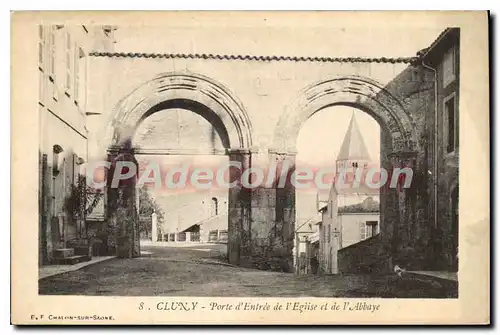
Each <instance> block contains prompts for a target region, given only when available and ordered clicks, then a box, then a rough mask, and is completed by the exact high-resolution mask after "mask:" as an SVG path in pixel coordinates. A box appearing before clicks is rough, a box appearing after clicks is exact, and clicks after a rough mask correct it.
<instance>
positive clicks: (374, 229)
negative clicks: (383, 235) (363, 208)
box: [366, 221, 378, 238]
mask: <svg viewBox="0 0 500 335" xmlns="http://www.w3.org/2000/svg"><path fill="white" fill-rule="evenodd" d="M377 234H378V222H377V221H366V238H370V237H373V236H375V235H377Z"/></svg>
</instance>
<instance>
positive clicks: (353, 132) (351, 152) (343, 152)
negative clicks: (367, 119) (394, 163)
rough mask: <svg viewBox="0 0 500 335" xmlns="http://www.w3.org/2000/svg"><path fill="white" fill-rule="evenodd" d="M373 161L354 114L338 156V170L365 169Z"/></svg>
mask: <svg viewBox="0 0 500 335" xmlns="http://www.w3.org/2000/svg"><path fill="white" fill-rule="evenodd" d="M370 161H371V158H370V155H369V154H368V150H367V149H366V144H365V141H364V139H363V135H361V131H360V130H359V127H358V123H357V122H356V117H355V114H354V112H353V114H352V116H351V121H350V122H349V127H348V128H347V132H346V134H345V137H344V141H343V142H342V145H341V147H340V151H339V155H338V156H337V169H340V168H350V167H363V166H364V165H365V164H367V163H369V162H370Z"/></svg>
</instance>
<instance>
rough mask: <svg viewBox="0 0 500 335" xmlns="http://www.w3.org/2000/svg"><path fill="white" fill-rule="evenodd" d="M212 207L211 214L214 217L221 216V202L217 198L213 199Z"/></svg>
mask: <svg viewBox="0 0 500 335" xmlns="http://www.w3.org/2000/svg"><path fill="white" fill-rule="evenodd" d="M211 205H212V207H211V213H212V216H216V215H219V201H218V200H217V198H212V204H211Z"/></svg>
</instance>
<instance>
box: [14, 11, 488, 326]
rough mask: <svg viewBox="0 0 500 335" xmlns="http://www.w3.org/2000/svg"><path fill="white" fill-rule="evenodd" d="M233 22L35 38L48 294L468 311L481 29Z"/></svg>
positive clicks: (79, 26) (55, 29) (57, 28)
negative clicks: (447, 305) (473, 79)
mask: <svg viewBox="0 0 500 335" xmlns="http://www.w3.org/2000/svg"><path fill="white" fill-rule="evenodd" d="M223 14H224V12H221V13H219V14H218V16H216V14H214V19H213V24H207V23H206V22H208V20H207V19H205V20H201V21H196V20H194V19H191V18H189V17H188V16H187V15H186V16H185V18H186V19H185V22H183V20H181V19H179V20H177V21H172V23H165V24H164V25H160V24H158V23H150V24H148V22H146V21H142V22H139V21H137V23H135V22H133V21H131V22H129V23H128V24H127V23H125V21H123V20H122V21H121V22H120V24H114V23H113V22H112V21H113V20H110V24H101V21H102V18H101V20H81V22H78V21H75V20H61V21H60V22H58V21H57V20H52V19H47V20H41V19H40V20H39V22H38V23H36V24H34V25H33V29H36V45H33V46H32V48H33V50H35V49H36V61H37V64H26V66H30V67H33V68H34V69H35V68H36V73H37V76H38V85H37V86H38V92H36V93H37V94H36V96H37V108H38V123H37V125H38V126H37V128H38V130H37V131H38V137H37V138H35V137H34V136H32V137H31V141H32V142H33V143H32V145H34V144H35V143H37V144H38V170H37V172H38V185H37V186H38V187H37V194H38V212H37V213H38V227H36V228H37V229H35V227H34V226H33V233H34V232H35V231H37V240H38V245H37V246H36V248H37V249H36V250H37V251H38V254H37V268H38V271H37V272H38V278H37V292H36V294H37V295H38V296H39V297H55V296H71V297H80V296H88V297H94V298H95V297H99V299H105V298H106V297H114V298H116V299H120V297H158V298H162V299H163V300H162V299H160V300H158V299H157V300H158V301H156V300H155V303H148V302H147V301H149V300H144V301H142V300H141V302H140V303H138V306H135V308H136V310H137V311H142V310H143V309H147V310H149V309H151V310H153V309H154V310H164V311H167V310H171V311H176V310H177V311H179V310H183V309H185V310H189V309H192V310H195V309H197V310H199V312H203V311H204V310H206V311H221V310H224V309H225V308H227V309H228V310H231V309H232V308H235V306H238V308H239V309H240V310H241V311H250V312H251V311H261V310H264V311H265V310H268V308H271V309H272V308H273V307H274V308H276V309H278V307H275V306H274V305H272V304H271V303H269V304H268V302H267V300H266V298H270V297H272V298H287V299H289V300H286V301H288V302H289V305H286V303H283V305H284V306H283V307H282V308H283V309H285V308H286V309H289V310H290V311H299V312H300V313H303V312H304V313H305V311H308V310H310V311H314V310H317V311H319V309H323V308H322V305H321V304H319V303H318V304H315V303H314V300H311V302H309V300H307V299H306V300H294V299H296V298H300V299H302V298H304V299H305V298H311V299H313V298H332V299H337V298H339V299H346V300H342V301H341V302H340V301H339V302H338V304H339V306H341V307H339V308H341V309H344V310H347V311H359V312H360V313H361V312H364V313H368V312H372V313H376V312H377V311H378V310H379V309H380V308H382V307H381V301H382V303H383V301H384V300H385V299H389V300H391V299H403V300H407V301H410V300H411V299H431V301H437V302H439V301H444V300H446V301H452V300H453V301H458V299H460V298H461V293H460V294H459V282H460V280H459V278H460V275H461V273H462V272H461V271H462V270H463V267H462V265H463V264H462V256H463V255H462V253H461V252H459V251H460V250H463V249H462V248H461V247H460V243H459V241H463V237H462V236H461V234H462V232H463V231H464V230H463V227H462V229H461V225H462V223H461V222H462V221H461V220H460V215H459V213H463V206H467V203H464V202H462V201H460V199H461V195H462V194H463V192H462V193H461V192H459V187H460V182H459V180H462V179H461V178H462V177H461V175H462V164H460V162H461V160H460V155H461V154H462V152H461V148H460V144H461V143H465V142H464V141H466V139H465V140H464V139H463V134H464V132H463V130H462V129H460V128H461V126H460V125H463V124H464V123H465V122H469V121H470V119H471V118H473V117H474V116H471V114H470V112H469V114H468V115H464V114H463V113H464V112H463V111H464V108H467V104H463V100H461V94H462V93H463V89H461V85H462V82H463V80H462V76H461V72H462V70H463V66H464V62H463V61H461V57H462V55H463V51H462V49H463V41H464V37H463V33H464V31H465V29H466V28H462V27H460V25H451V24H450V25H445V26H442V25H437V24H436V25H428V26H424V25H421V24H408V26H407V27H402V25H401V24H399V25H397V27H396V26H391V24H390V23H389V22H388V23H387V24H386V25H375V24H373V25H371V24H370V22H368V21H364V22H363V21H360V22H358V23H357V24H352V25H349V26H347V25H342V24H338V25H322V24H321V22H324V21H325V20H322V21H318V23H317V24H316V23H314V20H313V14H314V13H308V14H304V15H306V16H305V19H304V20H305V21H304V22H306V24H304V25H301V24H300V23H298V22H295V25H294V26H293V25H292V24H291V20H283V21H277V18H280V17H286V15H287V14H285V13H281V14H280V13H275V14H272V15H271V14H268V15H269V16H266V15H264V14H263V13H261V14H260V15H261V16H259V17H260V18H261V20H260V23H261V24H260V25H254V26H252V25H248V24H245V22H246V21H242V22H240V23H239V22H238V21H237V20H232V21H231V25H230V26H229V25H228V24H222V23H221V22H220V21H217V19H216V18H215V17H218V18H226V19H228V22H229V18H230V14H231V13H230V12H228V13H226V14H225V15H223ZM170 15H172V16H175V13H171V14H170ZM178 15H179V17H181V15H182V14H180V13H179V14H178ZM248 15H250V16H251V15H252V14H248ZM255 15H259V14H255ZM318 15H319V14H318ZM330 15H331V16H332V18H335V17H336V16H335V15H341V14H334V13H330ZM351 15H356V14H351ZM360 15H361V14H360ZM386 15H388V17H387V18H388V19H389V18H390V17H391V16H390V14H389V13H386ZM476 16H478V15H477V14H476ZM478 17H479V18H481V16H478ZM254 18H257V16H255V17H254ZM295 18H297V16H296V17H295ZM484 18H486V16H485V17H484ZM268 19H269V21H268ZM307 20H308V21H307ZM255 21H257V19H255ZM388 21H390V20H388ZM155 22H157V21H155ZM276 22H280V24H277V23H276ZM31 59H35V58H34V57H32V58H31ZM465 66H467V65H465ZM466 70H467V69H466ZM480 79H481V78H478V80H480ZM483 79H484V80H486V82H487V78H483ZM30 94H35V93H33V92H31V93H30ZM469 108H470V106H469ZM465 113H466V114H467V112H465ZM33 115H35V114H33ZM477 117H478V118H480V117H482V118H487V117H488V114H487V111H485V112H484V113H482V111H481V113H480V112H479V111H478V114H477ZM462 118H465V119H462ZM483 145H484V150H489V149H488V143H483ZM480 150H481V149H480V148H479V149H478V151H480ZM485 154H487V151H486V152H485ZM462 159H463V157H462ZM485 168H486V167H485ZM459 176H460V178H459ZM469 177H470V178H474V176H469ZM469 217H470V216H469ZM477 219H478V220H479V219H481V217H477ZM486 229H487V228H486ZM459 231H460V234H459ZM477 234H479V231H478V233H477ZM487 240H489V238H487ZM28 241H30V240H25V241H23V243H28ZM31 248H33V250H34V248H35V245H32V246H31ZM32 256H33V257H35V253H33V255H32ZM469 262H470V260H469ZM169 297H177V300H169V299H168V298H169ZM186 297H191V298H193V297H204V298H247V297H249V298H259V299H254V300H251V301H250V300H249V302H245V301H243V300H242V302H241V303H239V304H238V303H234V305H229V304H227V305H226V304H224V303H222V302H220V303H219V302H217V300H213V302H207V303H205V305H203V304H204V303H202V302H200V305H197V304H198V302H192V303H191V302H189V304H188V303H183V302H177V301H183V298H186ZM354 298H355V299H354ZM375 298H378V299H377V300H373V299H375ZM95 299H98V298H95ZM290 299H291V300H290ZM380 299H382V300H380ZM61 301H62V300H61ZM134 301H135V300H134ZM174 301H175V302H174ZM190 301H191V300H190ZM207 301H208V300H207ZM295 301H299V302H300V303H298V302H297V303H296V302H295ZM330 301H331V303H329V304H337V303H333V302H334V301H335V300H330ZM325 306H326V305H325ZM328 306H330V305H328ZM280 308H281V307H280ZM325 308H326V307H325ZM328 308H330V307H328ZM335 308H336V307H335ZM335 308H334V307H333V305H332V307H331V309H332V310H333V309H335ZM237 310H238V309H237ZM34 315H37V314H36V313H35V314H34ZM74 317H75V319H68V318H70V316H64V315H61V314H57V313H53V314H52V313H49V312H47V314H46V315H45V316H44V318H45V320H43V319H40V320H39V321H40V322H42V321H57V320H66V321H68V320H69V321H71V320H74V321H81V319H80V318H82V317H83V316H78V317H77V316H74ZM35 318H36V317H35ZM48 318H51V319H50V320H48ZM88 318H90V321H92V320H91V318H92V317H91V316H89V317H88ZM94 318H95V316H94ZM32 320H33V319H32ZM36 320H38V319H36ZM94 320H95V319H94Z"/></svg>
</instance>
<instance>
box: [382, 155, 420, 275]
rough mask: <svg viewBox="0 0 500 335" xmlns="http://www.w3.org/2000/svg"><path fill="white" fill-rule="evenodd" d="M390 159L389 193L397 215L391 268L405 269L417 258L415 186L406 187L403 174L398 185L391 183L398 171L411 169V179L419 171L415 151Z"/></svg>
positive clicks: (392, 156)
mask: <svg viewBox="0 0 500 335" xmlns="http://www.w3.org/2000/svg"><path fill="white" fill-rule="evenodd" d="M389 158H390V160H391V163H392V170H391V171H390V173H388V181H387V185H389V187H388V192H389V194H390V201H391V203H392V204H391V207H392V208H394V209H395V210H396V213H397V214H396V215H395V220H394V221H393V225H392V232H391V233H392V234H391V243H390V244H391V248H390V250H391V252H390V254H391V259H392V264H391V266H394V265H395V264H398V265H400V266H403V267H405V266H407V265H408V262H411V261H412V258H414V257H415V256H416V255H415V254H414V253H413V252H412V250H411V246H412V244H413V243H412V236H411V231H412V226H413V225H414V223H415V222H414V219H415V215H414V214H415V213H414V212H415V206H414V205H415V201H414V199H413V197H412V194H413V192H411V190H412V188H414V184H413V181H412V182H411V183H410V185H409V186H410V187H408V188H407V187H405V183H407V182H408V180H406V179H405V178H406V177H403V174H401V175H400V177H399V178H398V181H397V183H396V185H391V183H392V179H393V177H394V176H395V175H397V173H396V172H397V171H396V169H405V168H408V169H411V171H412V176H411V178H413V176H416V175H417V171H415V168H416V164H415V158H416V153H415V152H413V151H398V152H393V153H391V154H390V155H389ZM408 177H410V176H408ZM392 184H394V183H392ZM393 186H396V187H393ZM386 189H387V188H386Z"/></svg>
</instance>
